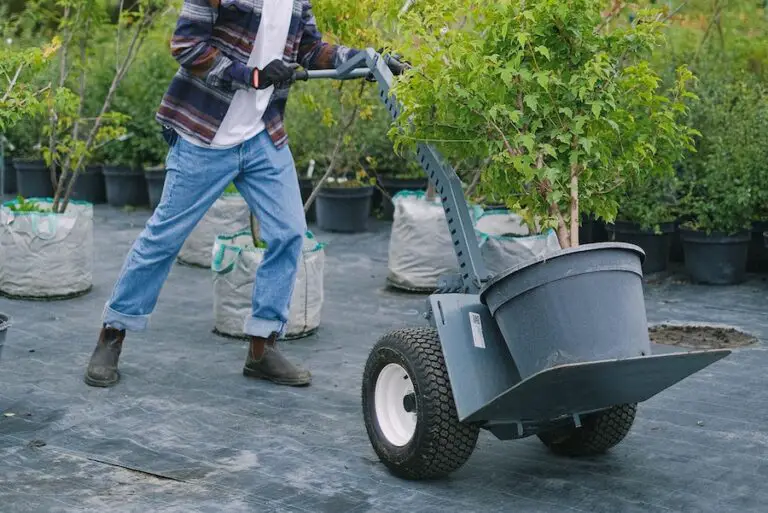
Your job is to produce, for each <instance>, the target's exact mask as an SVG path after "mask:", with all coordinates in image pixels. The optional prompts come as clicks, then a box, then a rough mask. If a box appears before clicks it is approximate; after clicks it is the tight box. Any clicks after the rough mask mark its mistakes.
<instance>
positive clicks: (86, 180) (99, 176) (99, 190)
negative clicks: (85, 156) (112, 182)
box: [71, 165, 107, 205]
mask: <svg viewBox="0 0 768 513" xmlns="http://www.w3.org/2000/svg"><path fill="white" fill-rule="evenodd" d="M71 198H72V199H73V200H78V201H87V202H88V203H91V204H93V205H101V204H103V203H106V202H107V189H106V185H105V183H104V170H103V168H102V166H100V165H92V166H86V168H85V169H84V170H83V171H81V172H80V173H79V174H78V175H77V179H76V180H75V185H74V187H72V196H71Z"/></svg>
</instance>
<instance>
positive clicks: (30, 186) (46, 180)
mask: <svg viewBox="0 0 768 513" xmlns="http://www.w3.org/2000/svg"><path fill="white" fill-rule="evenodd" d="M13 167H14V168H16V191H17V192H18V193H19V194H20V195H21V196H22V197H24V198H50V197H53V183H51V172H50V169H48V167H47V166H46V165H45V161H43V160H21V159H20V160H16V159H14V161H13Z"/></svg>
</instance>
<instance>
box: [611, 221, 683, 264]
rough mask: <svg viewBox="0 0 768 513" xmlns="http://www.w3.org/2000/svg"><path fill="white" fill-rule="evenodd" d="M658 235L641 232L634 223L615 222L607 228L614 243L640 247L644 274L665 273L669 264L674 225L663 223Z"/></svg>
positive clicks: (645, 231)
mask: <svg viewBox="0 0 768 513" xmlns="http://www.w3.org/2000/svg"><path fill="white" fill-rule="evenodd" d="M659 228H660V229H661V233H660V234H656V233H654V232H652V231H648V230H643V229H641V228H640V226H639V225H638V224H636V223H631V222H627V221H616V222H615V223H614V224H613V225H610V226H609V227H608V230H609V233H610V235H611V239H612V240H614V241H616V242H626V243H627V244H634V245H635V246H640V247H641V248H642V249H643V251H644V252H645V261H644V262H643V272H644V273H646V274H651V273H657V272H661V271H665V270H666V269H667V264H668V263H669V249H670V246H671V244H672V234H673V233H674V231H675V224H674V223H663V224H661V225H660V226H659Z"/></svg>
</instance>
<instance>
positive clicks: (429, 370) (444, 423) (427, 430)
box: [362, 328, 480, 480]
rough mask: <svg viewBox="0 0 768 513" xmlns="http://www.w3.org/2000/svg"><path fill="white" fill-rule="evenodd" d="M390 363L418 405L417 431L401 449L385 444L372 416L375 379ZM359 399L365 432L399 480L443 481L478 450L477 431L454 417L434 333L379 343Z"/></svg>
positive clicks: (405, 332)
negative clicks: (399, 368)
mask: <svg viewBox="0 0 768 513" xmlns="http://www.w3.org/2000/svg"><path fill="white" fill-rule="evenodd" d="M392 363H395V364H398V365H400V366H402V368H403V369H404V370H405V371H406V372H407V373H408V375H409V377H410V380H411V382H412V384H413V390H414V395H415V401H416V418H417V420H416V429H415V432H414V434H413V436H412V437H411V439H410V440H409V441H408V442H407V443H406V444H405V445H404V446H401V447H398V446H396V445H394V444H392V443H390V442H389V440H387V438H386V437H385V436H384V434H383V432H382V430H381V428H380V426H379V421H378V419H377V415H376V405H375V390H376V382H377V378H378V376H379V373H380V372H381V371H382V369H383V368H384V367H385V366H387V365H389V364H392ZM362 399H363V417H364V420H365V428H366V430H367V431H368V438H369V439H370V441H371V444H372V445H373V449H374V451H375V452H376V454H377V455H378V457H379V459H380V460H381V461H382V463H384V465H385V466H386V467H387V468H388V469H389V470H390V471H391V472H392V473H393V474H394V475H396V476H398V477H401V478H404V479H409V480H426V479H436V478H440V477H444V476H447V475H448V474H450V473H451V472H453V471H455V470H457V469H458V468H459V467H461V466H462V465H464V463H465V462H466V461H467V460H468V459H469V457H470V455H471V454H472V451H473V450H474V448H475V445H476V444H477V437H478V433H479V431H480V429H479V427H478V426H474V425H469V424H464V423H462V422H460V421H459V418H458V416H457V414H456V405H455V403H454V400H453V392H452V390H451V384H450V381H449V379H448V370H447V369H446V367H445V360H444V359H443V353H442V347H441V345H440V339H439V336H438V334H437V331H436V330H435V329H432V328H406V329H401V330H397V331H394V332H392V333H389V334H388V335H385V336H384V337H382V339H381V340H379V342H378V343H377V344H376V345H375V346H374V348H373V350H372V351H371V353H370V355H369V357H368V361H367V362H366V365H365V372H364V374H363V387H362Z"/></svg>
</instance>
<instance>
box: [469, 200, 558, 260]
mask: <svg viewBox="0 0 768 513" xmlns="http://www.w3.org/2000/svg"><path fill="white" fill-rule="evenodd" d="M475 233H476V234H477V236H478V238H479V239H480V253H481V254H482V256H483V261H484V262H485V265H486V267H487V269H488V271H489V272H490V273H491V274H492V275H495V274H499V273H501V272H503V271H505V270H507V269H509V268H510V267H514V266H516V265H519V264H522V263H523V262H528V261H530V260H532V259H534V258H537V257H539V256H543V255H548V254H551V253H553V252H555V251H558V250H560V242H558V240H557V234H556V233H555V231H554V230H547V231H546V232H545V233H542V234H540V235H529V234H530V231H529V230H528V227H527V226H526V225H525V223H524V222H523V219H522V217H520V216H519V215H517V214H513V213H511V212H510V211H508V210H506V209H503V210H491V211H488V212H484V213H483V215H481V216H480V218H479V219H478V220H477V225H476V226H475Z"/></svg>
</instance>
